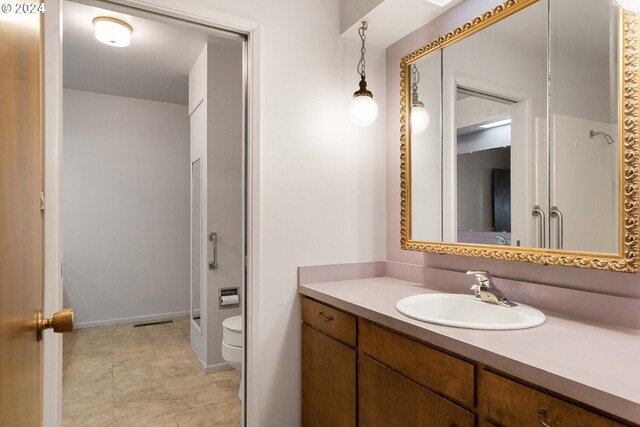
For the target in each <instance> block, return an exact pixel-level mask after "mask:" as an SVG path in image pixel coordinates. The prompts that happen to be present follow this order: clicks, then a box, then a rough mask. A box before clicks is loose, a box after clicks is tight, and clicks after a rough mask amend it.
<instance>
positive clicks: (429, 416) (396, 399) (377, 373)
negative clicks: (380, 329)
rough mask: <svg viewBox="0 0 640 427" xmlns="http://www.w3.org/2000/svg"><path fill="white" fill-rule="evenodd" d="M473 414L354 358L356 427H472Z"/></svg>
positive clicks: (364, 358) (374, 364)
mask: <svg viewBox="0 0 640 427" xmlns="http://www.w3.org/2000/svg"><path fill="white" fill-rule="evenodd" d="M474 422H475V416H474V415H473V414H472V413H470V412H468V411H466V410H464V409H463V408H461V407H459V406H458V405H456V404H454V403H451V402H449V401H448V400H447V399H445V398H443V397H440V396H438V395H437V394H435V393H433V392H432V391H430V390H428V389H426V388H425V387H422V386H420V385H418V384H416V383H415V382H413V381H411V380H409V379H408V378H405V377H403V376H402V375H400V374H398V373H396V372H394V371H392V370H391V369H389V368H387V367H385V366H384V365H381V364H380V363H378V362H376V361H375V360H373V359H370V358H369V357H367V356H363V355H360V356H359V359H358V425H359V426H360V427H407V426H412V427H432V426H433V427H444V426H450V427H454V426H455V427H473V426H474Z"/></svg>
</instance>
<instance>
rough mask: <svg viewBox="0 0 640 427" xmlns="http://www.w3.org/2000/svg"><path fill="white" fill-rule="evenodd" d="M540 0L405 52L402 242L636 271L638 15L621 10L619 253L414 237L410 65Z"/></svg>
mask: <svg viewBox="0 0 640 427" xmlns="http://www.w3.org/2000/svg"><path fill="white" fill-rule="evenodd" d="M536 1H538V0H508V1H506V2H504V3H503V4H500V5H498V6H496V7H495V8H494V9H493V10H491V11H488V12H486V13H484V14H483V15H482V16H479V17H477V18H475V19H474V20H472V21H470V22H467V23H466V24H464V25H462V26H460V27H458V28H456V29H454V30H453V31H451V32H449V33H448V34H446V35H444V36H441V37H439V38H438V39H436V40H433V41H432V42H431V43H429V44H427V45H425V46H423V47H421V48H419V49H417V50H416V51H414V52H412V53H410V54H408V55H406V56H405V57H403V58H402V60H401V62H400V103H401V105H400V123H401V127H400V135H401V136H400V151H401V155H400V179H401V188H400V197H401V202H400V208H401V211H400V218H401V220H400V233H401V239H400V244H401V247H402V249H404V250H410V251H422V252H432V253H438V254H450V255H461V256H470V257H483V258H493V259H501V260H508V261H523V262H530V263H535V264H544V265H560V266H570V267H583V268H592V269H598V270H608V271H619V272H628V273H636V272H638V271H640V253H639V251H640V205H639V204H640V189H639V183H640V176H639V173H640V170H639V169H640V141H639V129H640V126H639V119H640V118H639V117H638V114H639V111H640V88H639V87H638V85H639V84H640V79H639V77H640V63H639V49H640V17H639V16H640V15H638V14H634V13H627V12H624V11H623V12H621V13H620V18H619V19H620V25H619V28H620V32H621V34H620V35H619V39H620V40H621V43H620V46H619V58H620V61H619V62H620V65H619V73H620V74H619V75H620V78H619V80H618V81H619V82H620V87H619V100H620V107H619V113H620V114H619V117H620V120H619V121H620V135H622V136H623V138H622V140H623V144H624V146H623V148H622V149H621V150H620V165H621V167H620V198H619V200H620V221H619V239H618V241H619V252H618V254H598V253H588V252H572V251H562V250H554V249H538V248H520V247H510V246H509V247H497V246H491V245H479V244H465V243H440V242H424V241H417V240H412V239H411V149H410V148H411V144H410V136H411V135H410V131H409V123H408V120H409V114H408V111H409V106H410V105H411V104H410V91H409V90H408V86H407V84H408V82H407V76H409V75H410V73H409V67H410V66H411V65H412V64H413V63H415V62H416V61H418V60H419V59H421V58H424V57H426V56H428V55H429V54H431V53H433V52H436V51H438V50H439V49H442V48H444V47H446V46H448V45H451V44H453V43H455V42H457V41H459V40H461V39H463V38H465V37H468V36H470V35H472V34H474V33H476V32H478V31H480V30H482V29H483V28H485V27H488V26H489V25H492V24H494V23H496V22H498V21H500V20H502V19H504V18H506V17H508V16H509V15H512V14H514V13H516V12H518V11H519V10H521V9H523V8H525V7H527V6H529V5H531V4H533V3H535V2H536Z"/></svg>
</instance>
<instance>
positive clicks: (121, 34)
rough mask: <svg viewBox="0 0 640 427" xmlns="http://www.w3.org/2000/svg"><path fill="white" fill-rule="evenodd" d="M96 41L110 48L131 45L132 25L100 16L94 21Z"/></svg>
mask: <svg viewBox="0 0 640 427" xmlns="http://www.w3.org/2000/svg"><path fill="white" fill-rule="evenodd" d="M93 27H94V28H95V34H96V39H98V40H99V41H100V42H102V43H104V44H108V45H109V46H117V47H125V46H129V45H130V44H131V32H132V31H133V28H131V25H129V24H127V23H126V22H124V21H121V20H119V19H116V18H110V17H108V16H99V17H97V18H96V19H94V20H93Z"/></svg>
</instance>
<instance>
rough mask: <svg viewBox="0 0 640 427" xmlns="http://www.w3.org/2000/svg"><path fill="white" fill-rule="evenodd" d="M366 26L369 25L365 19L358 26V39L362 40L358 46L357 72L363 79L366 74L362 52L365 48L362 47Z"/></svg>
mask: <svg viewBox="0 0 640 427" xmlns="http://www.w3.org/2000/svg"><path fill="white" fill-rule="evenodd" d="M368 26H369V25H368V24H367V21H362V25H361V26H360V28H358V34H359V35H360V40H362V47H361V48H360V61H359V62H358V74H360V76H361V77H362V78H363V79H364V78H365V76H366V74H365V68H366V63H365V60H364V54H365V53H366V52H367V49H366V48H365V47H364V42H365V40H366V39H367V36H365V34H364V32H365V31H366V30H367V27H368Z"/></svg>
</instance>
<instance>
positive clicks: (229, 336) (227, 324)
mask: <svg viewBox="0 0 640 427" xmlns="http://www.w3.org/2000/svg"><path fill="white" fill-rule="evenodd" d="M222 358H223V359H224V361H225V362H227V364H228V365H229V366H231V367H232V368H234V369H237V370H238V371H240V372H241V375H242V360H243V358H244V355H243V354H242V316H233V317H228V318H226V319H224V321H223V322H222ZM243 390H244V376H241V378H240V389H239V390H238V399H240V400H242V398H243Z"/></svg>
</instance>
